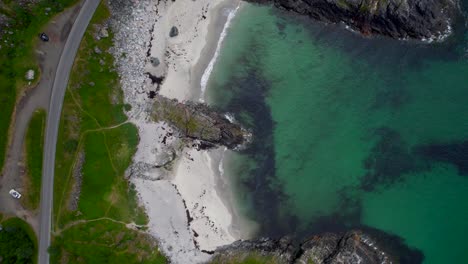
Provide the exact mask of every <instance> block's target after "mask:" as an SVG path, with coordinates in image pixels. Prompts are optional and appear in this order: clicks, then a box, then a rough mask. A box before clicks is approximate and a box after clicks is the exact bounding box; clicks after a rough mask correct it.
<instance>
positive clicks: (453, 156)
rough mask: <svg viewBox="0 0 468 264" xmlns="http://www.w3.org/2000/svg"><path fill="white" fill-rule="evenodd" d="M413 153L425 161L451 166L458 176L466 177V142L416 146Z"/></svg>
mask: <svg viewBox="0 0 468 264" xmlns="http://www.w3.org/2000/svg"><path fill="white" fill-rule="evenodd" d="M414 151H415V153H416V154H417V155H420V156H422V157H424V158H426V159H430V160H432V161H439V162H445V163H449V164H453V165H454V166H455V167H457V169H458V174H459V175H461V176H465V177H468V141H461V142H458V143H450V144H432V145H424V146H417V147H415V150H414Z"/></svg>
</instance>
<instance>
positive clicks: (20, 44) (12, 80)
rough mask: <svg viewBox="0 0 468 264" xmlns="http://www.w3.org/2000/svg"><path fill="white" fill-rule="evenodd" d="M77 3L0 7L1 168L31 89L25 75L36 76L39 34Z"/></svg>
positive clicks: (50, 0)
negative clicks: (17, 113) (20, 105)
mask: <svg viewBox="0 0 468 264" xmlns="http://www.w3.org/2000/svg"><path fill="white" fill-rule="evenodd" d="M76 2H77V0H41V1H15V0H5V1H1V3H0V28H1V31H2V32H1V33H0V34H1V35H0V98H1V99H0V109H2V114H1V115H0V168H2V167H3V163H4V161H5V152H6V146H7V143H8V130H9V127H10V123H11V118H12V114H13V109H14V106H15V102H16V101H17V99H18V96H19V95H20V94H21V93H22V91H23V90H24V89H26V88H27V87H28V81H27V80H26V79H25V74H26V72H27V71H28V70H29V69H33V70H35V72H36V76H35V80H33V82H34V81H36V80H38V76H39V74H38V71H39V68H38V65H37V62H36V60H35V58H36V55H35V52H34V50H35V46H36V44H37V42H38V41H39V40H38V37H37V36H38V33H39V32H41V29H42V28H43V27H44V25H45V24H46V23H47V22H48V21H50V20H51V19H52V17H53V16H54V15H55V14H57V13H59V12H61V11H63V9H64V8H66V7H68V6H71V5H72V4H74V3H76Z"/></svg>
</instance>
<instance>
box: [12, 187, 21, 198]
mask: <svg viewBox="0 0 468 264" xmlns="http://www.w3.org/2000/svg"><path fill="white" fill-rule="evenodd" d="M10 195H11V196H13V198H16V199H19V198H21V193H19V192H17V191H16V190H15V189H11V190H10Z"/></svg>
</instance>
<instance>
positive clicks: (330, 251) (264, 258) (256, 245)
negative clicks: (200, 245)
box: [212, 231, 395, 264]
mask: <svg viewBox="0 0 468 264" xmlns="http://www.w3.org/2000/svg"><path fill="white" fill-rule="evenodd" d="M247 260H256V261H258V262H259V263H271V264H290V263H298V264H299V263H300V264H308V263H314V264H322V263H327V264H328V263H330V264H334V263H336V264H338V263H343V264H345V263H361V264H377V263H379V264H384V263H395V262H393V261H394V260H393V259H391V258H390V256H388V255H387V253H385V252H383V251H382V250H380V249H379V248H378V246H377V245H376V244H375V242H373V241H372V240H371V239H370V238H369V237H368V235H366V234H364V233H363V232H361V231H350V232H347V233H345V234H334V233H326V234H323V235H320V236H314V237H312V238H311V239H308V240H306V241H304V242H303V243H302V244H300V245H297V246H293V244H292V242H291V240H290V239H288V238H282V239H280V240H274V239H268V238H263V239H258V240H250V241H237V242H234V243H233V244H231V245H228V246H224V247H220V248H218V249H217V250H216V252H215V254H214V255H213V262H212V263H236V262H242V261H247Z"/></svg>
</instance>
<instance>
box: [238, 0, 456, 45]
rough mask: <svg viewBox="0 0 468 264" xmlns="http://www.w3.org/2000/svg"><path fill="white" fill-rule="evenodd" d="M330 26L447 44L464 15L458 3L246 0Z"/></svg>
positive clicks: (434, 0)
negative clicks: (269, 5) (457, 22)
mask: <svg viewBox="0 0 468 264" xmlns="http://www.w3.org/2000/svg"><path fill="white" fill-rule="evenodd" d="M246 1H248V2H255V3H261V4H273V5H274V6H276V7H278V8H281V9H285V10H288V11H291V12H295V13H298V14H301V15H306V16H309V17H311V18H313V19H315V20H319V21H323V22H327V23H344V24H346V25H347V26H349V27H350V28H351V29H353V30H356V31H359V32H361V33H362V34H364V35H373V34H377V35H385V36H389V37H392V38H396V39H419V40H424V41H429V42H431V41H443V40H445V39H446V38H447V37H448V36H449V35H450V34H451V33H452V31H453V23H454V21H455V20H456V18H457V16H459V15H460V9H459V3H458V1H457V0H453V1H452V0H246Z"/></svg>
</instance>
